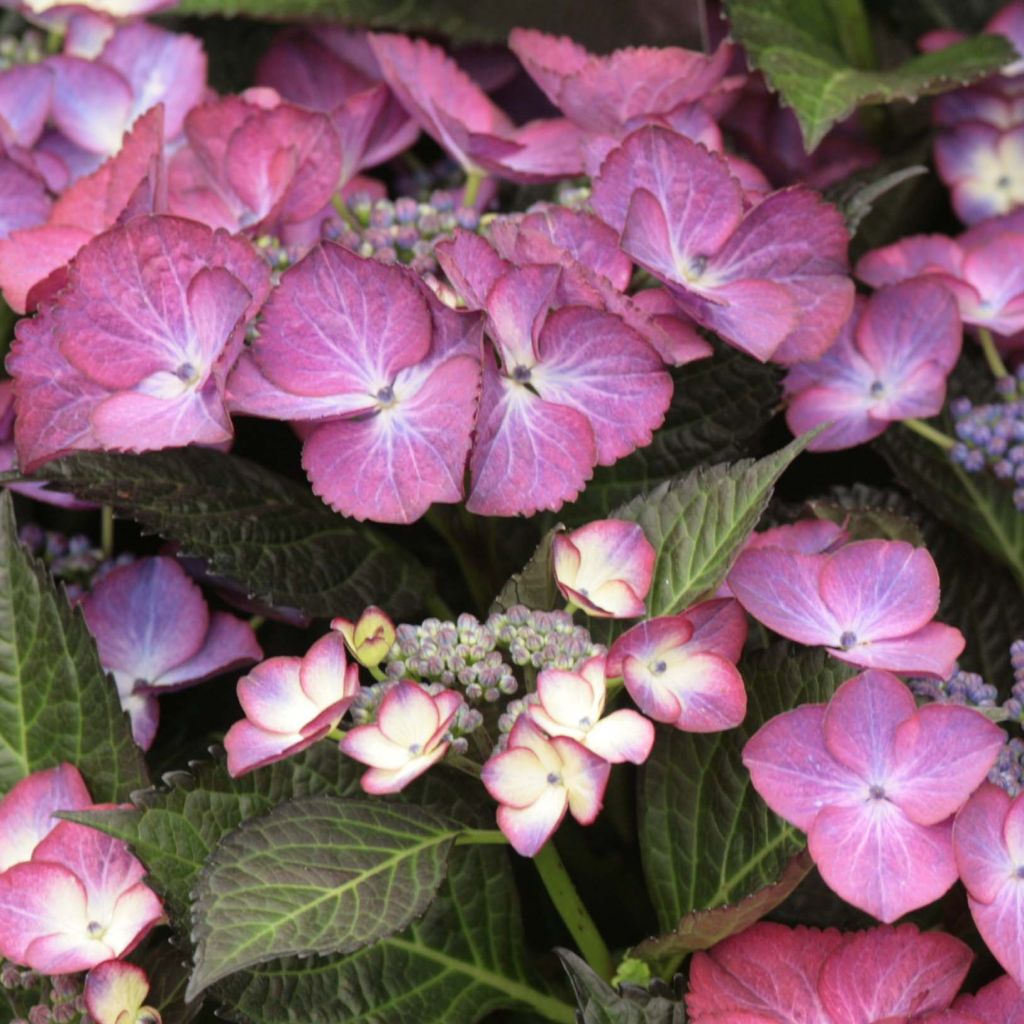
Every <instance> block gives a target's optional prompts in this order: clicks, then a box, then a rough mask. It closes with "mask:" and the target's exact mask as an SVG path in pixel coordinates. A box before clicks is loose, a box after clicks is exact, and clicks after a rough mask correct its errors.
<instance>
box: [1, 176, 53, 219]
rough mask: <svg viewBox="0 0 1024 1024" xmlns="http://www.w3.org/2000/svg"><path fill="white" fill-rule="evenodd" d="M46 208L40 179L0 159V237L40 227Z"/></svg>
mask: <svg viewBox="0 0 1024 1024" xmlns="http://www.w3.org/2000/svg"><path fill="white" fill-rule="evenodd" d="M50 205H51V200H50V197H49V195H48V194H47V191H46V184H45V183H44V182H43V180H42V178H40V177H38V176H37V175H35V174H32V173H31V172H30V171H26V170H25V169H24V168H23V167H20V166H18V164H16V163H14V161H12V160H7V159H3V158H0V238H6V237H7V236H8V235H10V234H11V232H13V231H19V230H24V229H26V228H33V227H36V226H37V225H39V224H42V223H43V221H45V220H46V218H47V216H48V214H49V212H50Z"/></svg>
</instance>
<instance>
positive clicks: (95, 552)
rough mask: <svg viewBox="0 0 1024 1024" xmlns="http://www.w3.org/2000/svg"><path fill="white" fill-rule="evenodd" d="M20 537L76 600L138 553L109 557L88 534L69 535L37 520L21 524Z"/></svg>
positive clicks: (69, 595)
mask: <svg viewBox="0 0 1024 1024" xmlns="http://www.w3.org/2000/svg"><path fill="white" fill-rule="evenodd" d="M18 539H19V540H20V541H21V543H22V544H23V545H24V546H25V547H26V548H28V550H29V551H30V552H31V553H32V554H33V555H35V556H36V557H37V558H41V559H42V560H43V561H44V562H45V563H46V567H47V568H48V569H49V570H50V574H51V575H52V576H54V577H55V578H56V579H58V580H62V581H63V582H64V584H65V586H66V588H67V594H68V598H69V599H70V600H71V601H72V602H77V601H79V600H80V599H81V598H82V597H83V596H84V595H85V594H86V593H87V592H88V591H89V590H91V589H92V588H93V586H94V585H95V584H96V583H98V582H99V581H100V580H101V579H103V578H104V576H106V575H107V574H108V573H109V572H110V571H111V570H112V569H116V568H118V566H121V565H128V564H130V563H131V562H133V561H135V556H134V555H132V554H130V553H128V552H125V553H124V554H120V555H118V556H117V557H116V558H106V557H105V556H104V554H103V552H102V551H101V550H100V548H98V547H96V546H95V545H94V544H93V542H92V539H91V538H89V537H87V536H86V535H85V534H82V533H76V534H73V535H72V536H70V537H68V536H67V535H66V534H63V533H59V532H57V531H56V530H44V529H43V528H42V527H41V526H38V525H37V524H35V523H26V524H25V525H24V526H23V527H21V529H20V530H19V531H18Z"/></svg>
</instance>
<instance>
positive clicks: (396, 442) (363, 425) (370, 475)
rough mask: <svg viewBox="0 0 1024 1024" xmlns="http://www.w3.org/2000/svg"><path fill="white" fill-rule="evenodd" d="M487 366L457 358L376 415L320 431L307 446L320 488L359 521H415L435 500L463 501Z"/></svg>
mask: <svg viewBox="0 0 1024 1024" xmlns="http://www.w3.org/2000/svg"><path fill="white" fill-rule="evenodd" d="M479 379H480V366H479V363H478V362H477V361H476V360H474V359H472V358H469V357H466V356H457V357H455V358H453V359H449V360H448V361H447V362H445V363H443V364H442V365H440V366H439V367H437V369H435V370H434V371H433V373H432V374H431V375H430V377H429V378H428V379H427V380H426V381H425V382H424V383H423V385H422V386H421V387H420V388H418V390H416V391H415V392H414V393H413V394H411V395H408V396H406V395H405V394H403V392H402V389H401V378H399V381H398V382H396V390H395V395H396V398H397V401H396V403H395V404H394V405H393V406H391V407H387V408H383V409H381V410H380V411H379V412H376V413H375V414H372V415H370V416H368V417H364V418H361V419H355V420H336V421H333V422H330V423H327V424H324V425H323V426H321V427H318V428H317V429H316V430H315V431H314V432H313V433H312V434H311V435H310V437H309V438H308V439H307V441H306V444H305V447H304V449H303V459H302V461H303V466H304V468H305V469H306V472H307V474H308V475H309V478H310V482H311V483H312V484H313V489H314V491H315V492H316V493H317V494H319V495H320V497H321V498H323V499H324V500H325V501H326V502H327V503H328V504H330V505H331V506H332V507H333V508H335V509H337V510H338V511H340V512H342V513H344V514H346V515H350V516H353V517H355V518H356V519H373V520H374V521H375V522H390V523H409V522H414V521H415V520H416V519H419V518H420V516H422V515H423V514H424V513H425V512H426V511H427V509H428V508H429V507H430V506H431V504H433V503H434V502H455V501H459V500H460V499H461V498H462V495H463V490H462V487H463V484H462V481H463V477H464V474H465V466H466V460H467V458H468V456H469V448H470V440H471V433H472V429H473V424H474V420H475V416H476V402H477V392H478V388H479Z"/></svg>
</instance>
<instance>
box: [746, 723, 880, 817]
mask: <svg viewBox="0 0 1024 1024" xmlns="http://www.w3.org/2000/svg"><path fill="white" fill-rule="evenodd" d="M824 726H825V707H824V705H821V704H805V705H803V706H802V707H798V708H796V709H794V710H793V711H787V712H785V713H783V714H781V715H776V716H775V717H774V718H773V719H771V720H770V721H769V722H766V723H765V724H764V725H763V726H761V728H760V729H758V731H757V732H756V733H755V734H754V735H753V736H752V737H751V738H750V739H749V740H748V741H747V744H746V746H745V747H744V748H743V764H744V765H745V766H746V768H747V770H748V771H749V772H750V777H751V781H752V782H753V785H754V789H756V790H757V792H758V793H759V794H760V795H761V798H762V799H763V800H764V802H765V803H766V804H768V806H769V807H770V808H771V809H772V810H773V811H775V813H776V814H779V815H781V816H782V817H783V818H785V819H786V820H787V821H789V822H791V823H792V824H794V825H796V827H797V828H799V829H801V830H802V831H804V832H808V831H810V829H811V827H812V825H813V824H814V822H815V819H816V818H817V816H818V814H819V813H820V812H821V810H822V808H825V807H831V806H842V807H851V806H853V807H855V806H857V805H858V804H860V803H862V802H863V800H864V798H865V796H866V789H867V787H866V786H865V785H864V783H863V781H862V780H861V779H860V778H858V777H857V776H856V775H854V774H853V773H852V772H850V771H849V769H847V768H846V767H844V766H843V765H841V764H840V763H839V762H838V761H836V760H835V758H833V757H832V755H831V754H830V753H829V751H828V748H827V747H826V746H825V738H824Z"/></svg>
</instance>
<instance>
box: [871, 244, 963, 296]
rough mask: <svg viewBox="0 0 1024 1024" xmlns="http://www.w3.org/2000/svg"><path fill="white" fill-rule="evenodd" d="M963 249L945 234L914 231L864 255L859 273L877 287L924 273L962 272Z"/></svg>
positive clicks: (960, 274)
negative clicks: (910, 235)
mask: <svg viewBox="0 0 1024 1024" xmlns="http://www.w3.org/2000/svg"><path fill="white" fill-rule="evenodd" d="M962 265H963V251H962V250H961V248H960V246H958V245H957V243H956V242H954V241H953V239H951V238H947V237H946V236H944V235H914V236H912V237H910V238H904V239H901V240H900V241H899V242H896V243H894V244H893V245H888V246H885V247H884V248H882V249H875V250H874V251H872V252H869V253H868V254H867V255H866V256H863V257H861V259H860V262H859V263H858V264H857V267H856V272H857V276H858V277H859V278H860V279H861V280H862V281H864V282H866V283H867V284H870V285H872V286H873V287H875V288H878V287H881V286H882V285H886V284H896V283H897V282H899V281H906V280H907V279H908V278H911V277H920V276H922V275H924V274H945V275H948V276H950V277H953V278H960V277H961V276H962Z"/></svg>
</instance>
